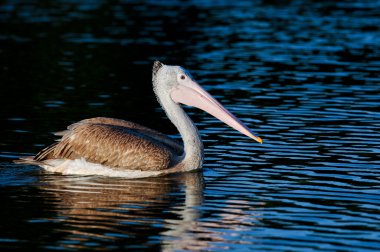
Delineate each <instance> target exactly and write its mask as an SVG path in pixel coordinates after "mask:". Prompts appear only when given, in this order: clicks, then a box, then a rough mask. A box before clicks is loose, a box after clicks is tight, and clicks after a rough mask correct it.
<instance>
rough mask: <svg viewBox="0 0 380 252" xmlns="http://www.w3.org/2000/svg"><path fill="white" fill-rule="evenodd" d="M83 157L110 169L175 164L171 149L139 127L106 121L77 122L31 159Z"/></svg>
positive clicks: (157, 166)
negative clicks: (102, 122)
mask: <svg viewBox="0 0 380 252" xmlns="http://www.w3.org/2000/svg"><path fill="white" fill-rule="evenodd" d="M77 158H84V159H86V160H87V161H89V162H92V163H99V164H102V165H106V166H109V167H113V168H123V169H134V170H163V169H167V168H169V167H171V166H172V165H174V163H175V159H176V155H175V153H172V152H171V151H170V148H168V147H167V146H165V145H164V144H161V143H160V142H159V141H157V140H156V139H154V138H151V137H150V136H149V135H146V134H143V133H141V132H139V131H138V130H135V129H131V128H127V127H123V126H117V125H109V124H96V123H84V122H82V123H77V124H74V125H72V126H70V127H69V130H68V131H67V132H66V134H65V135H64V136H63V137H62V139H61V140H60V141H59V142H57V143H55V144H53V145H51V146H49V147H48V148H46V149H44V150H42V151H41V152H40V153H38V154H37V155H36V157H35V158H34V159H35V160H37V161H43V160H47V159H77Z"/></svg>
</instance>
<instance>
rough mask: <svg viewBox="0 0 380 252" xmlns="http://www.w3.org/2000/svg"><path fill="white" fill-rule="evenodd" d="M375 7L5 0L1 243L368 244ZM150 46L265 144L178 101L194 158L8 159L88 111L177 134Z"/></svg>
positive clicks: (379, 92) (377, 199)
mask: <svg viewBox="0 0 380 252" xmlns="http://www.w3.org/2000/svg"><path fill="white" fill-rule="evenodd" d="M379 24H380V2H379V1H339V2H335V1H334V2H333V1H331V2H330V1H256V2H251V1H186V2H182V1H174V0H173V1H159V2H158V1H145V2H140V1H90V0H88V1H70V0H61V1H31V0H30V1H26V0H25V1H10V0H9V1H7V0H4V1H2V2H1V3H0V135H1V141H0V200H1V201H0V202H1V207H0V248H1V250H9V249H20V250H25V249H28V250H32V249H38V250H43V249H46V250H48V249H49V250H68V251H69V250H70V251H71V250H72V251H74V250H80V249H82V250H83V249H87V250H112V249H118V248H125V249H129V250H137V249H145V250H147V249H152V250H163V251H183V250H202V251H223V250H228V251H232V250H234V251H247V250H253V251H379V250H380V190H379V189H380V147H379V146H380V133H379V132H380V112H379V111H380V109H379V107H380V85H379V84H380V77H379V73H380V26H379ZM156 59H158V60H161V61H163V62H164V63H166V64H178V65H182V66H184V67H186V68H187V69H189V70H190V72H191V73H192V74H193V75H194V77H195V78H196V79H197V80H198V81H199V83H200V84H201V85H203V86H204V87H205V88H206V89H207V90H208V91H209V92H210V93H212V94H213V95H214V96H215V97H216V98H218V99H219V100H220V101H221V103H222V104H224V105H226V107H228V108H229V109H230V110H231V111H232V112H233V113H235V114H236V115H237V116H238V117H239V118H241V119H242V120H243V121H245V122H247V124H248V125H249V126H250V127H251V128H252V129H253V130H254V131H255V132H257V133H258V135H260V136H261V137H262V138H263V140H264V144H262V145H260V144H257V143H255V142H253V141H252V140H250V139H248V138H246V137H245V136H243V135H241V134H240V133H238V132H235V131H233V130H231V129H230V128H228V127H227V126H224V125H223V124H222V123H220V122H218V121H217V120H216V119H214V118H212V117H210V116H209V115H207V114H205V113H203V112H201V111H198V110H196V109H187V111H188V113H189V114H190V115H191V117H192V118H193V120H194V121H195V122H196V124H197V126H198V128H199V129H200V131H201V134H202V138H203V140H204V144H205V148H206V149H205V164H204V168H203V170H202V171H201V172H198V173H189V174H182V175H173V176H168V177H164V178H151V179H141V180H125V179H115V178H105V177H81V176H62V175H59V174H51V173H48V172H45V171H43V170H41V169H40V168H38V167H34V166H26V165H15V164H13V163H12V160H13V159H15V158H18V157H20V156H25V155H32V154H35V153H36V152H38V151H39V150H40V149H41V148H43V147H44V146H46V145H48V144H50V143H52V142H53V141H54V136H52V135H51V132H55V131H59V130H62V129H64V128H65V127H66V126H67V125H68V124H70V123H73V122H75V121H78V120H81V119H84V118H89V117H94V116H109V117H116V118H122V119H127V120H131V121H135V122H138V123H141V124H144V125H146V126H149V127H152V128H155V129H157V130H160V131H162V132H165V133H167V134H169V135H176V130H175V128H174V127H173V126H172V125H171V123H170V122H169V121H168V120H167V118H165V116H164V113H163V112H162V110H161V109H160V108H159V105H158V104H157V102H156V100H155V97H154V94H153V91H152V88H151V66H152V62H153V60H156Z"/></svg>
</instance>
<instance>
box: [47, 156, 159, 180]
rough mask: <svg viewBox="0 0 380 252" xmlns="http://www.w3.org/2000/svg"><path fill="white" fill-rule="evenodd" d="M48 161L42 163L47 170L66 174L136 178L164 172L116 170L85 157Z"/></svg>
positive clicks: (155, 175)
mask: <svg viewBox="0 0 380 252" xmlns="http://www.w3.org/2000/svg"><path fill="white" fill-rule="evenodd" d="M46 163H48V165H41V167H42V168H44V169H45V170H47V171H50V172H58V173H62V174H64V175H101V176H107V177H123V178H130V179H134V178H147V177H157V176H160V175H162V174H163V173H164V172H162V171H140V170H120V169H118V170H116V169H113V168H110V167H107V166H103V165H101V164H94V163H90V162H87V161H86V160H85V159H84V158H81V159H75V160H68V159H52V160H49V161H47V162H46Z"/></svg>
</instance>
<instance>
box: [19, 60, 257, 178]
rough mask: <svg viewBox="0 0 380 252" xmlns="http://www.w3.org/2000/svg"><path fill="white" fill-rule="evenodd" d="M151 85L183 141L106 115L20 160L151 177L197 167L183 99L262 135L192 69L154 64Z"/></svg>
mask: <svg viewBox="0 0 380 252" xmlns="http://www.w3.org/2000/svg"><path fill="white" fill-rule="evenodd" d="M152 82H153V90H154V93H155V95H156V97H157V100H158V102H159V103H160V105H161V107H162V108H163V110H164V111H165V113H166V115H167V117H168V118H169V119H170V121H171V122H172V123H173V124H174V125H175V127H176V128H177V130H178V131H179V133H180V135H181V137H182V140H183V144H180V143H179V142H177V141H176V140H174V139H172V138H170V137H168V136H166V135H164V134H162V133H160V132H157V131H155V130H153V129H150V128H147V127H144V126H141V125H139V124H136V123H133V122H129V121H125V120H120V119H114V118H106V117H96V118H90V119H85V120H82V121H79V122H77V123H74V124H72V125H70V126H68V127H67V130H65V131H61V132H58V133H56V135H58V136H61V139H59V140H58V141H57V142H55V143H54V144H52V145H50V146H48V147H46V148H45V149H43V150H42V151H40V152H39V153H38V154H37V155H35V156H32V157H25V158H21V159H19V160H18V161H16V162H18V163H26V164H34V165H39V166H41V167H43V168H45V169H46V170H49V171H53V172H60V173H63V174H83V175H106V176H122V177H151V176H161V175H165V174H169V173H177V172H187V171H192V170H197V169H200V168H201V167H202V163H203V144H202V141H201V137H200V135H199V132H198V130H197V128H196V126H195V125H194V123H193V122H192V121H191V119H190V118H189V117H188V116H187V114H186V113H185V111H184V110H183V109H182V107H181V106H180V104H184V105H188V106H193V107H197V108H199V109H202V110H204V111H206V112H208V113H209V114H211V115H213V116H214V117H216V118H218V119H219V120H221V121H222V122H224V123H226V124H227V125H229V126H231V127H232V128H234V129H236V130H238V131H240V132H241V133H243V134H244V135H246V136H248V137H250V138H252V139H254V140H256V141H257V142H259V143H262V140H261V138H260V137H258V136H256V135H255V134H253V133H252V131H251V130H250V129H249V128H248V127H247V126H246V125H244V124H243V123H242V122H241V121H240V120H239V119H238V118H236V117H235V116H234V115H233V114H232V113H230V112H229V111H228V110H227V109H226V108H224V107H223V106H222V105H221V104H220V103H219V102H218V101H217V100H216V99H214V98H213V97H212V96H211V95H210V94H209V93H208V92H206V91H205V90H204V89H203V88H202V87H201V86H200V85H198V84H197V83H196V82H195V80H194V79H193V77H192V76H191V75H190V73H189V72H188V71H186V70H185V69H184V68H182V67H180V66H169V65H165V64H163V63H161V62H159V61H155V62H154V64H153V74H152Z"/></svg>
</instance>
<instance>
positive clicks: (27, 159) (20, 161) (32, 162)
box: [13, 156, 46, 165]
mask: <svg viewBox="0 0 380 252" xmlns="http://www.w3.org/2000/svg"><path fill="white" fill-rule="evenodd" d="M13 163H15V164H29V165H46V163H45V162H42V161H38V160H35V159H34V157H33V156H28V157H22V158H19V159H16V160H13Z"/></svg>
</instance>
